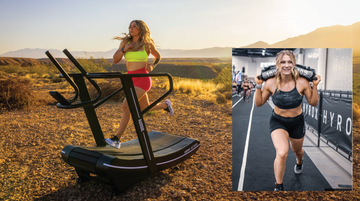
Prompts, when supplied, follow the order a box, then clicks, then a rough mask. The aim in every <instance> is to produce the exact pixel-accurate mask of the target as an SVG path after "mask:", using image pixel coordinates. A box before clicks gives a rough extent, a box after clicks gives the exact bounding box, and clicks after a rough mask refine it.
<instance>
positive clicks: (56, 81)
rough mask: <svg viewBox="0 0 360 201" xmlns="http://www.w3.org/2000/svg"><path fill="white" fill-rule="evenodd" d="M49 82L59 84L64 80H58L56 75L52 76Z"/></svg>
mask: <svg viewBox="0 0 360 201" xmlns="http://www.w3.org/2000/svg"><path fill="white" fill-rule="evenodd" d="M50 80H51V81H52V82H53V83H59V82H62V81H64V80H65V79H63V78H60V77H59V75H58V74H53V75H52V76H50Z"/></svg>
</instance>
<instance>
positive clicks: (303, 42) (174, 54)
mask: <svg viewBox="0 0 360 201" xmlns="http://www.w3.org/2000/svg"><path fill="white" fill-rule="evenodd" d="M359 36H360V22H356V23H354V24H352V25H348V26H342V25H335V26H330V27H322V28H318V29H316V30H314V31H312V32H310V33H308V34H305V35H300V36H296V37H291V38H288V39H286V40H283V41H279V42H277V43H274V44H271V45H270V44H268V43H266V42H263V41H258V42H256V43H253V44H250V45H247V46H243V47H236V48H353V56H354V57H357V56H360V37H359ZM234 48H235V47H234ZM158 50H159V52H160V53H161V56H162V57H163V58H179V57H180V58H181V57H182V58H184V57H186V58H192V57H201V58H208V57H218V58H223V57H231V50H232V47H212V48H205V49H197V50H175V49H158ZM45 51H47V50H46V49H40V48H36V49H29V48H26V49H20V50H16V51H10V52H7V53H4V54H2V55H0V57H24V58H44V57H46V56H45ZM49 51H50V52H51V54H52V55H53V56H54V57H56V58H64V57H66V56H65V55H64V54H63V53H62V52H61V51H60V50H55V49H50V50H49ZM69 51H70V52H71V53H72V54H73V56H75V57H83V58H84V57H85V58H86V57H89V56H93V57H94V58H112V55H113V54H114V52H115V51H116V49H112V50H109V51H106V52H85V51H71V50H69Z"/></svg>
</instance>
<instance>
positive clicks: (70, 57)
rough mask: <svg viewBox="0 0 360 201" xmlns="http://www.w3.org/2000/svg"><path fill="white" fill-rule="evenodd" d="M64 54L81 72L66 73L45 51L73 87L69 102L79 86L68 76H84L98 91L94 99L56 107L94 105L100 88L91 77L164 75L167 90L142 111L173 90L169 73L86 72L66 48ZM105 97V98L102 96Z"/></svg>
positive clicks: (144, 111) (98, 97)
mask: <svg viewBox="0 0 360 201" xmlns="http://www.w3.org/2000/svg"><path fill="white" fill-rule="evenodd" d="M63 52H64V54H65V55H66V56H67V57H68V58H69V59H70V60H71V62H72V63H74V65H75V66H76V67H77V68H78V69H79V70H80V72H81V73H71V74H67V73H66V72H65V70H64V69H63V68H62V67H61V66H60V64H59V63H58V62H57V61H56V60H55V59H54V58H53V57H52V56H51V54H50V52H49V51H47V52H46V55H48V57H49V58H50V60H51V61H52V62H53V63H54V64H55V66H56V67H57V68H58V69H59V70H60V72H61V74H60V75H59V76H60V77H64V78H66V80H67V81H68V82H69V83H70V84H71V85H72V86H73V87H74V89H75V97H74V98H73V100H69V102H70V103H71V102H74V101H75V100H76V99H77V98H78V94H79V88H78V86H77V85H76V84H75V83H74V81H73V80H72V79H71V78H70V77H86V78H87V79H88V80H89V82H90V83H91V84H92V85H93V86H94V87H95V89H96V90H97V92H98V95H97V97H96V98H95V99H94V100H90V101H86V102H81V103H77V104H70V105H62V104H60V103H57V107H59V108H64V109H73V108H79V107H85V106H89V105H94V104H95V103H96V102H98V101H99V100H100V98H101V89H100V87H99V85H98V84H97V83H96V82H95V81H94V80H93V78H121V77H122V76H130V77H160V76H166V77H168V79H169V90H168V91H167V92H165V93H164V94H163V95H162V96H161V97H160V98H158V99H157V100H155V101H154V102H153V103H152V104H150V105H149V106H148V107H147V108H145V109H144V110H143V111H142V113H143V114H144V113H146V112H148V111H149V110H150V109H151V108H153V107H154V106H155V105H156V104H157V103H159V102H160V101H161V100H163V99H164V98H165V97H166V96H168V95H169V94H170V93H171V92H172V91H173V80H172V76H171V75H170V74H169V73H150V74H146V73H143V74H122V73H120V72H116V73H113V72H112V73H88V72H86V70H85V69H84V68H83V67H82V66H81V65H80V63H79V62H78V61H77V60H76V59H75V58H74V57H73V56H72V55H71V54H70V52H69V51H68V50H67V49H64V50H63ZM104 99H106V98H104Z"/></svg>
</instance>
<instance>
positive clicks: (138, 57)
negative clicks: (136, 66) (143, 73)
mask: <svg viewBox="0 0 360 201" xmlns="http://www.w3.org/2000/svg"><path fill="white" fill-rule="evenodd" d="M124 57H125V59H126V61H129V62H147V60H148V54H147V52H146V50H145V45H144V46H143V51H137V52H132V51H127V52H125V54H124Z"/></svg>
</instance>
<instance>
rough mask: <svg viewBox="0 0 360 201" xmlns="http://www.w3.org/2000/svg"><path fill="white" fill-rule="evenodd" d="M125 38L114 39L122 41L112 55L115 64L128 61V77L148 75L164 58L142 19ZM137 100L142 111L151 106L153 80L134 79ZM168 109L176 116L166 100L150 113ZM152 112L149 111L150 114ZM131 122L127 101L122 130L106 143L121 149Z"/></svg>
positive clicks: (123, 111) (148, 78) (124, 106)
mask: <svg viewBox="0 0 360 201" xmlns="http://www.w3.org/2000/svg"><path fill="white" fill-rule="evenodd" d="M124 35H125V36H124V37H114V39H117V40H121V43H120V47H119V49H118V50H117V51H116V52H115V54H114V56H113V61H114V63H115V64H116V63H119V62H120V61H121V59H122V58H123V56H124V57H125V59H126V69H127V73H128V74H136V73H149V72H151V71H152V70H153V69H154V68H155V67H156V65H157V64H158V63H159V62H160V59H161V56H160V53H159V51H158V50H157V49H156V48H155V44H154V43H155V42H154V40H153V39H152V38H151V37H150V30H149V28H148V26H147V25H146V24H145V23H144V22H143V21H141V20H133V21H132V22H131V23H130V25H129V33H128V34H124ZM149 54H152V55H153V56H154V57H155V60H154V61H155V62H154V63H148V62H147V60H148V57H149ZM132 80H133V83H134V86H135V91H136V95H137V98H138V100H139V105H140V108H141V110H143V109H145V108H146V107H147V106H149V105H150V103H149V97H148V94H147V92H148V91H149V90H150V88H151V78H150V77H134V78H132ZM160 109H164V110H166V111H167V112H168V113H169V115H170V116H172V115H173V114H174V110H173V108H172V107H171V101H170V100H169V99H166V101H165V102H164V103H159V104H157V105H155V106H154V107H153V108H152V109H151V110H160ZM151 110H150V111H151ZM129 120H130V110H129V106H128V104H127V101H126V98H125V99H124V101H123V105H122V115H121V120H120V127H119V130H118V132H117V133H116V135H115V136H113V137H112V138H106V139H105V141H106V143H107V144H109V145H111V146H113V147H115V148H120V146H121V143H120V139H121V136H122V135H123V134H124V131H125V128H126V127H127V125H128V123H129Z"/></svg>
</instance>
